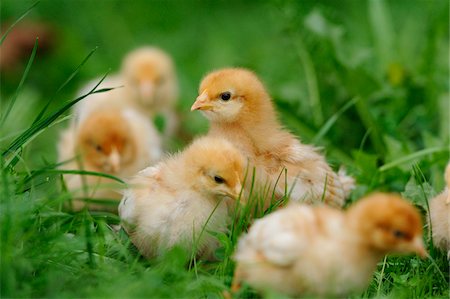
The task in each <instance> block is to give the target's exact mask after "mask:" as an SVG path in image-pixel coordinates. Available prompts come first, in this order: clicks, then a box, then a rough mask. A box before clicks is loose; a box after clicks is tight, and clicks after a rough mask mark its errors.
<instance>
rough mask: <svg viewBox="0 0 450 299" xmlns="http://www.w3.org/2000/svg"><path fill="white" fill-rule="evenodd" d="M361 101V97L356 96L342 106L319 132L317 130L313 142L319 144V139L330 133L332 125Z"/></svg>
mask: <svg viewBox="0 0 450 299" xmlns="http://www.w3.org/2000/svg"><path fill="white" fill-rule="evenodd" d="M357 101H359V97H355V98H353V99H351V100H350V101H348V102H347V103H346V104H345V105H344V106H342V107H341V108H340V109H339V110H338V111H337V112H336V113H335V114H333V115H332V116H331V117H330V118H328V120H327V121H326V123H325V124H324V125H323V126H322V128H320V130H319V132H317V134H316V136H314V138H313V140H312V143H313V144H317V143H319V141H320V140H321V139H322V138H323V137H324V136H325V135H326V134H327V133H328V131H329V130H330V129H331V127H332V126H333V125H334V124H335V123H336V121H337V120H338V119H339V117H341V115H342V114H344V112H345V111H347V110H348V109H349V108H350V107H352V106H353V105H355V104H356V102H357Z"/></svg>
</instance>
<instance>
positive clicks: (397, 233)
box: [392, 230, 406, 239]
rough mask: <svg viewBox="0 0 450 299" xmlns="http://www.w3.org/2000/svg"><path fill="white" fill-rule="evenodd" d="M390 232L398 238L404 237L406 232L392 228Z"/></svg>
mask: <svg viewBox="0 0 450 299" xmlns="http://www.w3.org/2000/svg"><path fill="white" fill-rule="evenodd" d="M392 233H393V234H394V237H396V238H398V239H404V238H406V234H405V233H404V232H402V231H400V230H394V231H393V232H392Z"/></svg>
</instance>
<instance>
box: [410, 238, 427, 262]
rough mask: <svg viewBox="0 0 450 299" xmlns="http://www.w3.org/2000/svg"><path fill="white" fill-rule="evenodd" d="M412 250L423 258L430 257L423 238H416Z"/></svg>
mask: <svg viewBox="0 0 450 299" xmlns="http://www.w3.org/2000/svg"><path fill="white" fill-rule="evenodd" d="M411 245H412V250H413V251H414V252H415V253H417V255H419V256H420V257H421V258H426V257H427V256H428V253H427V250H426V249H425V245H424V244H423V240H422V237H416V238H414V240H413V241H412V244H411Z"/></svg>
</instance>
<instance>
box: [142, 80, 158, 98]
mask: <svg viewBox="0 0 450 299" xmlns="http://www.w3.org/2000/svg"><path fill="white" fill-rule="evenodd" d="M154 89H155V88H154V86H153V83H152V82H151V81H150V80H145V81H142V82H141V83H140V84H139V94H140V96H141V98H142V99H150V98H151V97H152V96H153V92H154Z"/></svg>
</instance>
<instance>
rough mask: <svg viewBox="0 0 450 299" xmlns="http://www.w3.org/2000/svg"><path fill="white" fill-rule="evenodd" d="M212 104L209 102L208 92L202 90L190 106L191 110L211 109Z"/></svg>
mask: <svg viewBox="0 0 450 299" xmlns="http://www.w3.org/2000/svg"><path fill="white" fill-rule="evenodd" d="M212 109H213V106H212V105H211V104H210V103H209V98H208V93H207V92H206V91H204V92H203V93H202V94H201V95H199V96H198V97H197V99H196V101H195V102H194V104H193V105H192V107H191V111H194V110H212Z"/></svg>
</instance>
